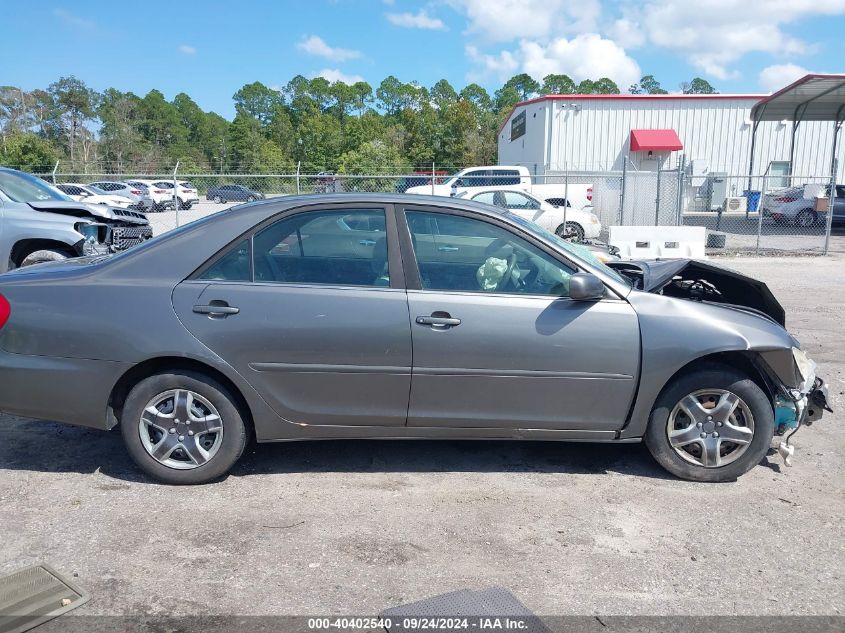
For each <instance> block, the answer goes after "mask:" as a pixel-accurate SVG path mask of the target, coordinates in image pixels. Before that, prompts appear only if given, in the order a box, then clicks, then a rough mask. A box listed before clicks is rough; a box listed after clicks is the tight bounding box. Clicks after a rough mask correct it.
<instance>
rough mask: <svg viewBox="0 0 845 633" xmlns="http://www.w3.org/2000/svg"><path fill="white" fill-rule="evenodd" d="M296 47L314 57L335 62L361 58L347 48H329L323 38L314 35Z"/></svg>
mask: <svg viewBox="0 0 845 633" xmlns="http://www.w3.org/2000/svg"><path fill="white" fill-rule="evenodd" d="M296 47H297V48H298V49H299V50H301V51H304V52H306V53H308V54H309V55H314V56H316V57H325V58H326V59H330V60H332V61H335V62H345V61H348V60H350V59H358V58H359V57H361V52H360V51H355V50H352V49H349V48H335V47H333V46H329V45H328V44H326V42H325V41H324V40H323V38H321V37H318V36H316V35H310V36H307V37H305V38H303V39H302V41H301V42H299V44H297V45H296Z"/></svg>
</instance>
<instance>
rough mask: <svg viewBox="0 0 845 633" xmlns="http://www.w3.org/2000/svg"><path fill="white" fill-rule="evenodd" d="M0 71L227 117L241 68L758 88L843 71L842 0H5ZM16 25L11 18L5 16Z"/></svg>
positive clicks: (278, 76)
mask: <svg viewBox="0 0 845 633" xmlns="http://www.w3.org/2000/svg"><path fill="white" fill-rule="evenodd" d="M0 6H2V9H3V17H4V18H5V19H4V20H3V21H4V24H5V25H6V28H5V29H4V33H3V36H2V38H0V59H3V60H4V62H3V65H2V69H0V84H11V85H16V86H20V87H22V88H25V89H32V88H37V87H46V86H47V85H48V84H49V83H51V82H52V81H54V80H56V79H57V78H58V77H60V76H66V75H75V76H77V77H79V78H81V79H83V80H84V81H85V82H86V83H88V84H89V85H90V86H91V87H93V88H95V89H97V90H103V89H105V88H107V87H115V88H118V89H120V90H131V91H133V92H135V93H136V94H139V95H144V94H145V93H146V92H147V91H149V90H150V89H153V88H157V89H159V90H161V91H162V92H164V94H165V96H166V97H167V98H168V99H171V98H173V96H175V95H176V94H177V93H179V92H182V91H184V92H186V93H188V94H189V95H190V96H191V97H193V98H194V99H195V100H196V101H197V102H198V103H199V105H200V106H201V107H202V108H203V109H206V110H213V111H216V112H219V113H220V114H222V115H224V116H227V117H231V116H232V114H233V106H232V100H231V97H232V94H233V93H234V92H235V91H236V90H237V89H238V88H240V87H241V86H242V85H244V84H245V83H250V82H252V81H256V80H257V81H261V82H263V83H265V84H267V85H269V86H276V87H280V86H283V85H284V84H285V83H287V81H288V80H289V79H290V78H291V77H293V76H294V75H296V74H302V75H305V76H309V77H311V76H315V75H318V74H321V75H323V76H326V77H327V78H330V79H337V78H346V79H348V80H355V79H359V78H363V79H365V80H366V81H368V82H370V83H371V84H372V85H373V87H374V88H375V87H376V86H377V84H378V83H379V82H380V81H381V80H382V79H383V78H384V77H386V76H387V75H389V74H393V75H396V76H397V77H399V78H400V79H401V80H403V81H412V80H416V81H418V82H419V83H421V84H422V85H425V86H431V85H432V84H433V83H434V82H436V81H437V80H438V79H441V78H446V79H448V80H449V81H450V82H451V83H452V84H453V85H454V86H456V87H458V88H460V87H461V86H464V85H466V84H467V83H469V82H471V81H475V82H478V83H480V84H482V85H483V86H485V87H486V88H488V89H489V90H490V91H491V93H492V91H493V90H494V89H495V88H496V87H498V86H499V85H501V83H502V81H504V80H505V79H507V78H508V77H510V76H511V75H513V74H515V73H518V72H528V73H529V74H531V75H533V76H535V77H537V78H542V76H544V75H545V74H547V73H549V72H561V73H566V74H568V75H570V76H572V77H573V78H574V79H576V81H577V80H581V79H583V78H594V79H595V78H598V77H600V76H603V75H606V76H610V77H611V78H612V79H614V80H615V81H617V83H618V84H619V85H620V87H621V88H622V89H623V91H624V90H626V89H627V87H628V85H630V83H631V82H632V81H634V80H636V79H638V78H639V77H640V76H641V75H642V74H653V75H655V77H657V79H658V80H659V81H660V82H661V83H662V85H663V87H664V88H666V89H667V90H670V91H677V90H678V89H679V86H680V83H681V82H682V81H685V80H689V79H691V78H692V77H695V76H702V77H704V78H706V79H707V80H708V81H710V82H711V83H712V84H713V85H714V86H716V88H717V89H718V90H719V91H720V92H733V93H761V92H769V91H771V90H773V89H777V88H778V87H781V86H783V85H785V84H787V83H789V82H790V81H792V80H793V79H795V78H797V77H798V76H800V75H801V74H803V73H805V72H808V71H813V72H845V61H843V60H845V37H844V36H843V33H845V0H696V1H694V2H693V1H691V0H640V1H635V0H629V1H626V0H621V1H612V0H579V1H578V2H572V1H571V0H431V1H429V2H418V1H414V0H308V1H306V2H299V1H287V2H284V1H278V2H269V1H268V2H256V1H252V0H240V1H238V2H231V1H230V2H217V1H206V2H198V1H188V0H183V1H173V0H171V1H169V2H163V1H158V0H151V1H148V2H144V3H134V2H114V1H113V0H112V1H108V2H107V1H104V0H75V1H74V2H69V1H66V2H64V3H62V2H58V3H51V2H50V1H49V0H48V1H46V2H32V1H31V0H29V1H19V0H2V5H0ZM11 24H14V25H16V26H17V28H10V25H11Z"/></svg>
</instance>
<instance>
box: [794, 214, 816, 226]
mask: <svg viewBox="0 0 845 633" xmlns="http://www.w3.org/2000/svg"><path fill="white" fill-rule="evenodd" d="M818 221H819V216H818V214H817V213H816V212H815V211H813V210H812V209H804V210H803V211H801V212H799V213H798V215H796V216H795V226H800V227H801V228H805V229H807V228H810V227H811V226H815V225H816V224H817V223H818Z"/></svg>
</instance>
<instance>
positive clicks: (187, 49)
mask: <svg viewBox="0 0 845 633" xmlns="http://www.w3.org/2000/svg"><path fill="white" fill-rule="evenodd" d="M179 52H180V53H183V54H185V55H194V54H195V53H196V52H197V49H196V48H194V47H193V46H189V45H187V44H179Z"/></svg>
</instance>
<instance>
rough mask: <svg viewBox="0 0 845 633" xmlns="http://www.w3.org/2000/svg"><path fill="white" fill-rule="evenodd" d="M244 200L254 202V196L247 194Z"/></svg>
mask: <svg viewBox="0 0 845 633" xmlns="http://www.w3.org/2000/svg"><path fill="white" fill-rule="evenodd" d="M246 201H247V202H255V196H247V197H246Z"/></svg>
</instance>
